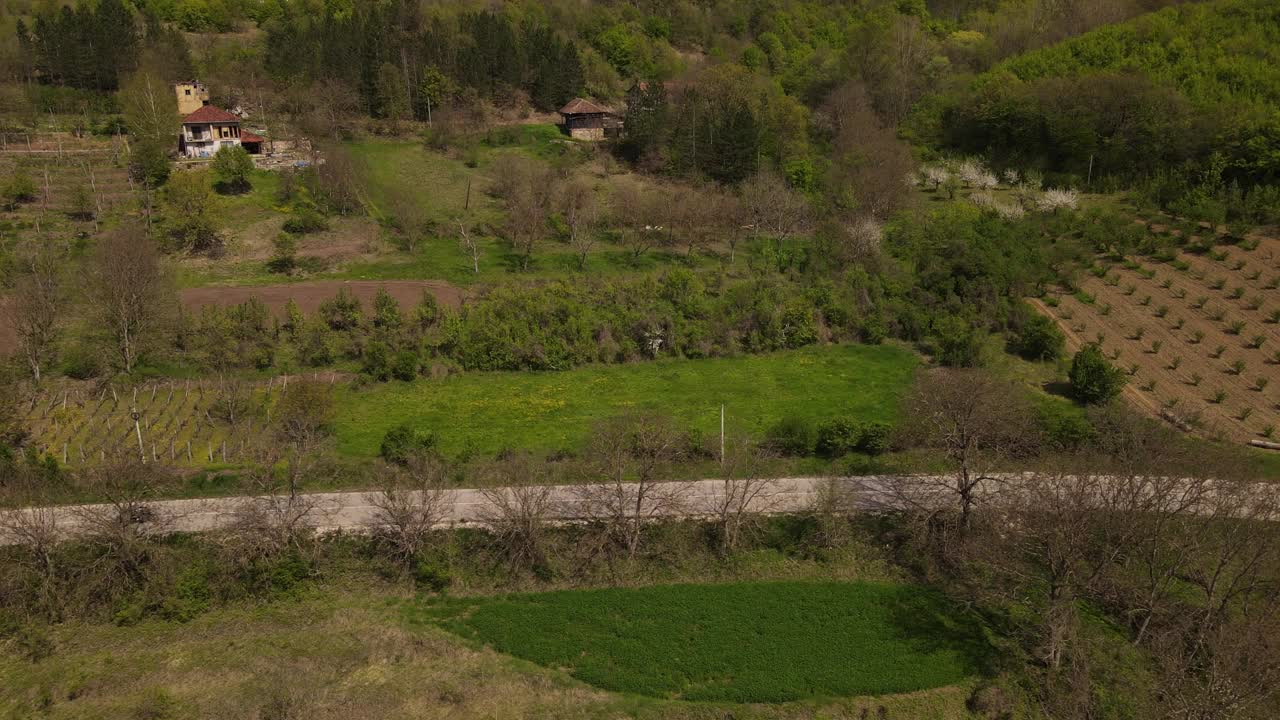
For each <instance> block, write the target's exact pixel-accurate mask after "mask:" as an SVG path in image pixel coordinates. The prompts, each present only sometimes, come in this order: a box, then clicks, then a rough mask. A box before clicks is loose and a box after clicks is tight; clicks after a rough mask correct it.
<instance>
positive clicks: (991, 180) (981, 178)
mask: <svg viewBox="0 0 1280 720" xmlns="http://www.w3.org/2000/svg"><path fill="white" fill-rule="evenodd" d="M998 184H1000V183H999V181H998V180H996V174H995V173H993V172H990V171H988V170H983V171H982V172H980V173H978V175H977V176H976V177H974V179H973V186H974V187H976V188H978V189H979V190H990V189H992V188H994V187H995V186H996V185H998Z"/></svg>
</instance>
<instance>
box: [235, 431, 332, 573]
mask: <svg viewBox="0 0 1280 720" xmlns="http://www.w3.org/2000/svg"><path fill="white" fill-rule="evenodd" d="M282 454H283V451H282V450H281V449H280V448H278V447H275V445H274V444H268V445H265V446H263V447H261V448H259V449H258V452H257V457H255V458H254V463H253V464H252V465H250V466H249V467H247V468H246V469H245V470H244V474H245V475H246V477H247V479H248V481H249V484H250V486H251V487H253V489H254V495H252V496H250V497H246V498H243V499H242V500H241V501H240V502H239V503H237V505H236V507H235V509H234V510H233V515H232V521H231V523H230V527H231V530H230V533H229V540H230V550H231V556H232V558H233V559H234V560H235V561H236V562H237V563H238V564H240V565H242V566H247V565H249V564H252V563H254V562H257V561H260V560H270V559H274V558H278V557H280V556H281V555H283V554H285V553H286V552H297V553H300V554H305V553H306V552H307V551H309V550H310V549H311V547H312V543H311V540H312V537H313V536H314V534H315V528H316V527H317V526H319V525H322V524H323V520H324V513H323V512H322V510H321V508H320V507H319V506H318V504H317V502H316V500H315V498H314V497H312V496H309V495H301V494H298V493H297V492H296V482H295V480H294V479H293V478H292V477H288V475H289V470H290V469H291V468H292V466H293V463H292V461H290V463H289V467H286V468H284V469H283V470H282V469H281V465H282V463H281V456H282Z"/></svg>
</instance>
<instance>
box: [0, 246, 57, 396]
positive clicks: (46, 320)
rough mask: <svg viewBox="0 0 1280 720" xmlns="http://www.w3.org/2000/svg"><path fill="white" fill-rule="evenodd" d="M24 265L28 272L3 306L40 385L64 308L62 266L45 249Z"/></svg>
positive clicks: (28, 365) (19, 344)
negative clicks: (60, 268) (60, 269)
mask: <svg viewBox="0 0 1280 720" xmlns="http://www.w3.org/2000/svg"><path fill="white" fill-rule="evenodd" d="M25 264H26V265H27V267H26V268H25V269H26V270H27V271H28V272H27V274H25V275H23V276H22V277H20V278H19V279H18V281H17V283H16V284H15V286H14V288H13V294H12V297H11V299H10V300H9V302H8V303H7V304H6V305H5V306H4V307H5V309H6V310H7V311H8V315H9V322H10V324H11V325H12V326H13V329H14V333H15V334H16V335H17V338H18V346H19V348H20V352H21V353H22V357H23V359H24V360H26V362H27V367H28V368H30V369H31V377H32V378H34V379H35V381H36V382H37V383H38V382H40V375H41V370H42V369H43V367H44V365H45V363H47V362H48V360H49V354H50V352H51V350H52V349H53V343H54V340H55V339H56V338H57V324H58V316H59V315H60V314H61V312H62V307H63V291H62V287H61V282H60V280H61V273H60V272H59V266H60V264H61V263H60V262H59V260H58V258H57V257H56V256H55V255H54V254H53V252H52V251H51V250H49V249H45V250H44V251H42V252H39V253H37V254H35V255H33V256H32V257H31V258H29V259H28V261H27V262H26V263H25Z"/></svg>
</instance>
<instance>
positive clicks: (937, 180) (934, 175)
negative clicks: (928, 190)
mask: <svg viewBox="0 0 1280 720" xmlns="http://www.w3.org/2000/svg"><path fill="white" fill-rule="evenodd" d="M921 172H922V173H923V174H924V179H925V181H926V182H928V183H929V184H930V185H932V186H933V189H934V190H937V189H938V188H939V187H941V186H942V183H944V182H946V181H947V180H950V179H951V171H950V170H948V169H946V168H945V167H943V166H941V165H926V166H925V167H924V168H923V169H922V170H921Z"/></svg>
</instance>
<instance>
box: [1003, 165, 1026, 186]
mask: <svg viewBox="0 0 1280 720" xmlns="http://www.w3.org/2000/svg"><path fill="white" fill-rule="evenodd" d="M1021 180H1022V174H1021V173H1019V172H1018V169H1017V168H1005V171H1004V184H1005V185H1008V186H1009V187H1014V186H1015V185H1017V184H1018V182H1019V181H1021Z"/></svg>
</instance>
